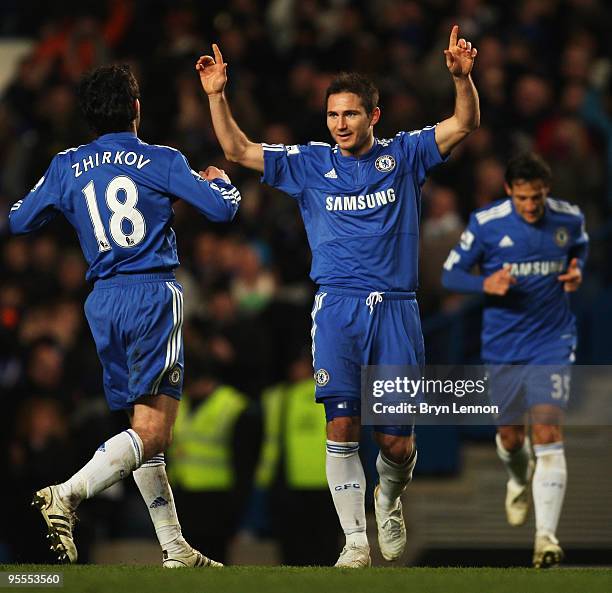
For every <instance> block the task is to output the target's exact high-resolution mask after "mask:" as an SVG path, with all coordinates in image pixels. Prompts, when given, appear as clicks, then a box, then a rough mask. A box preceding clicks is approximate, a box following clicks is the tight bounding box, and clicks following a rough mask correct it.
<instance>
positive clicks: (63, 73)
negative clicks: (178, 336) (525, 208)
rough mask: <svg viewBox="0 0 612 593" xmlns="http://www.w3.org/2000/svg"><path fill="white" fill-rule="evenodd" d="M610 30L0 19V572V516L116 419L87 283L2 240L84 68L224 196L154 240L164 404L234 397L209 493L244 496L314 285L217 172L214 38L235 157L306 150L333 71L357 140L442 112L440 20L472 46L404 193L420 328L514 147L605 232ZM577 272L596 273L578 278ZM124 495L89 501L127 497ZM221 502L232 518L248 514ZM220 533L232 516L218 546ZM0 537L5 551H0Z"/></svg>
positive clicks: (148, 17)
mask: <svg viewBox="0 0 612 593" xmlns="http://www.w3.org/2000/svg"><path fill="white" fill-rule="evenodd" d="M610 22H612V8H611V7H610V5H609V4H608V3H607V2H605V0H565V1H560V0H522V1H517V2H484V1H481V0H458V1H451V0H429V1H421V2H418V1H414V0H368V1H365V0H361V1H350V0H270V1H265V0H223V1H221V0H208V1H207V2H205V3H202V2H195V1H171V0H106V1H104V0H100V1H99V2H97V3H95V5H90V4H89V3H83V2H76V1H74V0H67V1H64V2H61V3H55V4H53V3H52V4H48V3H46V2H42V0H22V1H20V2H16V1H14V2H13V1H8V2H3V3H2V5H1V6H0V35H1V36H2V37H0V41H2V38H5V39H11V38H27V39H30V40H32V42H33V45H32V49H31V51H29V53H27V55H25V57H23V58H22V59H21V61H20V62H19V64H18V66H17V67H16V69H15V71H14V73H13V75H12V77H11V79H10V82H9V84H8V85H7V86H6V88H5V89H4V91H3V93H2V96H1V97H0V210H1V211H2V212H3V216H2V217H0V273H1V277H2V281H1V282H0V402H1V404H2V415H1V418H0V428H1V431H0V434H1V436H0V440H1V441H2V448H1V454H2V460H1V464H2V465H1V466H0V471H1V472H2V474H3V475H5V476H8V478H7V483H9V484H11V485H14V486H15V488H13V489H11V494H10V495H9V494H4V493H3V496H4V497H8V498H9V499H10V500H7V501H3V502H9V503H10V504H13V505H14V506H13V507H10V508H12V509H15V512H14V517H15V520H14V524H11V522H10V521H9V525H7V524H6V522H5V524H4V525H3V527H2V528H0V559H1V558H2V556H3V554H4V555H5V556H7V555H8V557H13V558H17V559H20V560H22V561H25V560H27V559H38V558H41V557H44V556H36V555H37V554H41V555H42V554H44V551H42V544H41V550H38V549H36V550H34V551H33V548H31V547H30V543H31V542H30V540H28V541H25V539H24V541H19V538H18V537H15V536H14V535H13V534H14V533H16V530H15V527H16V525H17V524H19V525H21V523H19V522H20V521H30V519H23V518H22V517H25V516H26V515H25V514H24V515H22V514H21V511H23V512H24V513H25V510H24V509H23V508H22V507H24V506H25V503H24V501H27V499H28V497H29V493H30V492H31V491H33V490H35V489H36V488H38V487H40V486H41V485H44V484H46V483H49V482H53V481H57V480H59V479H63V478H65V477H67V475H68V474H69V473H71V472H72V471H74V470H75V469H76V468H77V467H79V466H80V465H81V464H82V463H83V462H84V461H86V460H87V459H88V458H89V456H90V455H91V453H92V452H93V451H94V450H95V448H96V447H97V445H98V444H99V443H100V442H101V441H103V440H104V438H105V437H107V436H109V435H111V434H113V432H114V431H116V429H117V428H118V427H120V426H122V425H123V424H124V423H125V421H126V420H125V419H124V418H123V417H122V416H120V415H113V414H109V413H108V412H107V411H106V409H105V406H104V401H103V399H102V386H101V370H100V366H99V363H98V361H97V357H96V353H95V349H94V346H93V342H92V339H91V337H90V335H89V330H88V328H87V326H86V323H85V319H84V316H83V313H82V304H83V301H84V298H85V296H86V295H87V293H88V290H89V287H88V286H87V285H86V283H85V280H84V275H85V265H84V261H83V258H82V256H81V254H80V250H79V247H78V243H77V242H76V238H75V236H74V233H73V231H72V229H71V228H70V227H69V226H68V225H67V224H66V223H65V222H64V221H61V220H57V221H55V222H54V223H53V224H51V225H50V226H49V227H48V228H47V229H46V230H45V231H43V232H41V233H38V234H37V235H35V236H30V237H26V238H22V237H10V236H9V235H8V232H7V224H6V213H7V212H8V210H9V208H10V205H11V204H12V203H13V202H15V201H16V200H18V199H20V198H22V197H23V196H24V195H25V194H27V192H28V191H29V189H30V188H31V187H32V186H33V185H34V183H35V182H36V181H37V179H39V178H40V176H41V175H42V174H43V172H44V171H45V169H46V168H47V166H48V164H49V162H50V160H51V159H52V157H53V156H54V155H55V154H56V153H57V152H58V151H60V150H64V149H65V148H67V147H70V146H77V145H79V144H83V143H85V142H87V141H89V140H90V139H91V138H92V137H91V135H90V132H89V131H88V130H87V128H86V126H85V124H84V122H83V120H82V119H81V117H80V115H79V113H78V109H77V105H76V98H75V93H74V89H75V85H76V84H77V82H78V80H79V77H80V76H81V75H82V74H83V73H84V72H85V71H87V70H89V69H90V68H92V67H95V66H98V65H101V64H106V63H108V62H111V61H117V62H127V63H129V64H130V65H131V66H132V68H133V69H134V71H135V73H136V76H137V78H138V80H139V82H140V86H141V103H142V121H141V127H140V131H139V136H140V137H141V138H142V139H143V140H144V141H146V142H150V143H157V144H164V145H170V146H175V147H177V148H178V149H180V150H181V151H182V152H184V153H185V154H186V156H187V157H188V159H189V161H190V163H191V165H192V167H193V168H194V169H203V168H205V167H206V166H207V165H209V164H215V165H217V166H221V167H222V168H224V169H225V170H226V172H227V173H228V174H229V175H230V177H231V178H232V181H233V182H234V183H235V184H236V185H237V186H238V187H239V188H240V190H241V192H242V196H243V200H242V203H241V209H240V211H239V214H238V216H237V218H236V220H235V221H234V222H233V223H232V224H231V225H223V226H220V225H211V224H209V223H207V222H206V221H205V220H204V219H202V218H200V217H195V216H194V215H193V211H192V210H190V208H189V207H188V206H186V205H184V204H182V203H177V204H176V205H175V214H176V215H175V220H174V225H173V226H174V228H175V230H176V231H177V237H178V243H179V256H180V259H181V262H182V263H181V268H180V271H179V274H178V277H179V281H180V282H181V283H182V284H183V286H184V289H185V295H186V299H185V332H184V336H185V352H186V371H187V372H186V383H185V392H186V393H187V394H189V392H190V391H191V392H192V393H194V394H196V393H199V394H200V396H198V397H200V398H204V399H205V397H206V395H207V394H210V393H212V392H214V390H215V389H216V388H217V387H218V386H219V385H226V386H231V387H233V388H234V389H236V390H238V391H239V392H240V393H241V394H242V395H243V396H244V398H245V402H247V405H246V407H245V412H244V413H245V414H246V420H243V421H242V424H241V425H240V426H241V428H240V431H239V432H241V433H242V434H243V435H249V437H250V438H249V439H246V438H243V439H234V441H233V444H232V447H233V450H234V452H235V456H236V458H238V459H239V460H240V461H239V462H237V463H235V464H234V465H235V470H236V472H238V473H239V474H240V475H239V476H237V479H236V480H234V481H232V485H230V486H229V487H230V488H238V487H240V488H241V489H242V490H245V489H247V490H248V485H249V483H250V481H251V482H252V480H253V474H254V473H255V472H256V465H257V463H258V461H257V459H258V449H259V443H261V442H262V441H264V440H265V438H266V435H265V434H264V433H265V428H264V425H265V418H263V412H262V408H261V405H260V398H261V394H262V393H263V392H264V391H265V389H266V388H269V387H270V386H272V385H278V384H289V383H291V382H292V381H293V382H296V381H301V380H303V379H304V377H299V378H295V377H291V376H290V372H289V371H290V369H292V368H295V364H296V363H297V362H299V361H300V360H304V357H305V356H308V355H309V348H310V346H309V343H308V340H309V328H310V306H311V300H312V295H313V294H314V286H313V285H312V283H311V282H310V281H309V280H308V271H309V264H310V255H309V249H308V245H307V241H306V236H305V233H304V229H303V225H302V223H301V220H300V217H299V213H298V210H297V207H296V205H295V203H294V202H293V201H292V200H291V199H290V198H288V197H286V196H284V195H282V194H280V193H279V192H277V191H275V190H272V189H270V188H268V187H266V186H263V185H261V184H260V183H259V180H258V178H257V175H255V174H254V173H252V172H248V171H246V170H243V169H240V168H238V167H237V166H235V165H232V164H230V163H227V162H226V161H225V160H224V158H223V154H222V153H221V152H220V150H219V146H218V143H217V141H216V139H215V136H214V133H213V130H212V126H211V122H210V117H209V113H208V105H207V101H206V98H205V97H204V95H203V93H202V91H201V88H200V83H199V79H198V76H197V74H196V72H195V69H194V64H195V60H196V59H197V57H198V56H199V55H201V54H203V53H210V51H211V50H210V45H211V43H212V42H217V43H219V45H220V47H221V49H222V51H223V55H224V59H225V61H226V62H228V64H229V68H228V74H229V84H228V89H227V93H228V95H229V97H230V101H231V104H232V107H233V110H234V115H235V117H236V119H237V121H238V122H239V123H240V125H241V126H242V127H243V128H244V129H245V131H246V132H247V134H248V135H249V136H250V137H251V139H253V140H255V141H265V142H272V143H286V144H295V143H304V142H307V141H309V140H318V141H327V140H328V139H329V137H328V133H327V129H326V127H325V119H324V111H323V105H322V97H323V95H324V91H325V88H326V87H327V85H328V84H329V82H330V80H331V78H332V77H333V75H334V73H336V72H338V71H339V70H359V71H361V72H363V73H365V74H368V75H370V76H371V77H372V78H373V80H374V81H375V82H376V84H377V85H378V86H379V88H380V91H381V109H382V119H381V122H380V123H379V124H378V126H377V130H376V135H377V136H378V137H381V138H385V137H391V136H393V135H394V134H395V133H396V132H397V131H399V130H411V129H415V128H421V127H423V126H425V125H429V124H433V123H435V122H437V121H439V120H441V119H443V118H444V117H446V116H448V115H450V113H451V112H452V108H453V86H452V81H451V79H450V76H449V75H448V72H447V71H446V68H445V65H444V60H443V53H442V52H443V49H444V47H445V46H446V44H447V43H448V34H449V32H450V29H451V26H452V24H454V23H457V24H459V25H460V31H461V35H462V36H465V37H467V38H469V39H470V40H471V41H472V42H473V43H474V45H475V46H476V47H477V48H478V57H477V62H476V66H475V70H474V79H475V82H476V85H477V87H478V90H479V92H480V101H481V112H482V117H481V122H482V125H481V128H480V129H479V130H478V131H477V132H475V133H474V134H472V135H471V136H470V137H469V138H468V140H467V141H466V142H464V143H463V144H462V145H461V146H460V147H459V148H458V149H456V150H455V151H454V153H453V154H452V156H451V158H450V160H449V162H448V163H447V164H446V165H444V166H442V167H440V168H439V169H438V170H436V171H435V172H434V173H433V175H432V177H431V179H430V180H429V181H428V182H427V184H426V186H425V189H424V192H423V208H424V210H423V221H422V253H423V254H424V255H425V256H426V258H427V259H426V261H427V265H423V266H422V269H421V288H422V289H421V293H420V299H419V300H420V305H421V309H422V312H423V315H424V317H425V319H427V318H429V317H431V316H435V315H436V314H438V313H439V312H440V311H448V310H452V309H453V308H455V307H457V297H454V296H452V295H448V294H445V293H444V291H443V290H442V288H441V286H440V281H439V276H440V269H441V266H442V262H443V261H444V259H445V258H446V255H447V254H448V251H449V249H450V248H451V247H452V245H454V243H455V242H456V241H457V239H458V237H459V235H460V233H461V231H462V229H463V226H464V224H465V221H466V219H467V215H468V214H469V212H470V211H471V210H472V209H474V208H476V207H479V206H483V205H485V204H486V203H488V202H490V201H492V200H495V199H498V198H501V197H503V195H504V190H503V175H504V168H505V162H506V160H507V158H508V157H509V156H511V155H512V154H514V153H515V152H517V151H519V150H522V149H533V150H536V151H538V152H540V153H541V154H542V155H543V156H544V157H545V159H547V160H548V162H549V163H550V165H551V167H552V169H553V175H554V184H553V192H552V193H553V195H555V196H556V197H559V198H562V199H567V200H569V201H571V202H574V203H577V204H578V205H579V206H580V207H581V208H582V209H583V210H584V212H585V213H586V218H587V225H588V228H589V231H590V232H591V233H592V234H593V233H595V234H597V233H601V234H602V236H603V235H604V234H605V232H606V229H607V224H608V219H609V215H610V208H611V206H612V86H611V78H612V77H611V74H612V72H611V70H612V62H611V61H610V57H609V56H610V54H609V49H608V39H607V37H608V36H609V24H610ZM593 261H594V262H595V264H591V268H592V273H593V274H595V275H597V274H600V276H601V277H602V279H603V280H604V281H605V280H607V274H608V272H609V264H608V267H607V268H606V267H605V265H604V264H605V263H606V262H607V260H606V259H605V253H599V254H598V248H597V244H595V252H594V260H593ZM597 262H600V263H601V264H602V266H601V269H600V270H605V269H606V270H608V272H604V271H599V272H598V266H597ZM438 362H444V361H438ZM202 393H203V394H204V395H203V396H202ZM195 399H197V397H196V398H195ZM74 443H78V447H75V446H74ZM249 443H251V444H250V445H249ZM281 473H282V472H281ZM125 488H126V489H128V492H127V493H126V492H119V493H116V494H113V493H109V498H112V497H113V496H128V495H129V494H130V492H129V487H127V486H126V487H125ZM323 489H324V488H323ZM132 494H133V492H132ZM239 500H240V503H239V504H240V505H241V509H242V510H245V509H246V507H247V505H248V501H245V500H242V499H241V498H240V499H239ZM96 504H97V505H98V506H95V507H94V506H92V507H91V509H93V510H91V511H90V513H91V514H92V515H93V514H96V516H97V517H98V518H100V517H102V518H104V520H101V521H98V522H97V523H96V522H95V521H94V522H92V523H89V524H87V525H89V527H87V526H86V527H84V528H83V531H84V532H87V529H89V530H90V532H91V533H90V537H91V539H92V540H93V539H95V537H96V536H99V535H105V534H106V535H112V532H113V530H115V531H117V532H121V530H122V529H125V527H122V526H121V525H120V524H119V519H118V517H117V516H116V515H114V516H113V515H112V514H109V513H108V512H107V511H106V510H105V506H104V505H105V504H106V501H105V500H104V499H102V501H101V502H99V503H96ZM330 504H331V503H330ZM179 511H180V508H179ZM143 512H144V513H146V511H145V510H144V509H143ZM247 514H248V513H247ZM38 520H39V518H35V519H32V521H34V522H35V521H38ZM85 523H87V522H85ZM239 527H240V519H238V521H237V523H236V525H232V526H231V529H238V528H239ZM20 529H22V528H20ZM32 529H33V530H34V532H37V526H36V525H34V526H32ZM96 530H97V531H96ZM22 531H23V529H22ZM25 533H26V534H27V530H26V531H25ZM8 534H11V535H10V537H9V535H8ZM230 535H231V534H230ZM25 537H26V536H24V538H25ZM28 537H29V536H28ZM79 537H80V538H81V537H82V538H83V539H85V536H79ZM2 540H4V541H5V543H8V542H9V541H10V547H11V550H9V551H8V552H7V551H6V549H5V550H4V552H3V548H2V544H1V542H2ZM333 553H335V552H333V551H332V552H330V557H331V556H333ZM83 558H85V559H86V558H87V555H86V553H85V554H83Z"/></svg>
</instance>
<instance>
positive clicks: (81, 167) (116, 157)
mask: <svg viewBox="0 0 612 593" xmlns="http://www.w3.org/2000/svg"><path fill="white" fill-rule="evenodd" d="M150 162H151V159H145V158H144V155H142V154H136V153H135V152H126V151H125V150H117V151H116V152H115V153H114V154H113V153H112V152H110V151H104V152H103V153H102V154H101V155H100V153H99V152H96V154H92V155H91V156H88V157H87V158H86V159H82V160H81V162H78V163H74V165H71V168H72V169H74V176H75V177H80V176H81V175H82V174H83V173H86V172H87V171H89V170H90V169H93V168H95V167H99V166H100V165H111V164H112V165H128V166H129V167H134V166H135V167H136V168H137V169H142V168H143V167H144V166H146V165H148V164H149V163H150Z"/></svg>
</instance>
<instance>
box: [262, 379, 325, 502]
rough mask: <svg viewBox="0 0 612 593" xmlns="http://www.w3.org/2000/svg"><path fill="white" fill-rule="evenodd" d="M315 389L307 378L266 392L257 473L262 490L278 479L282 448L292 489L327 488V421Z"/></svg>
mask: <svg viewBox="0 0 612 593" xmlns="http://www.w3.org/2000/svg"><path fill="white" fill-rule="evenodd" d="M314 390H315V385H314V381H313V380H312V379H306V380H304V381H301V382H299V383H296V384H293V385H278V386H275V387H272V388H271V389H268V390H267V391H265V392H264V393H263V395H262V406H263V412H264V442H263V446H262V451H261V454H260V457H259V463H258V466H257V469H256V472H255V483H256V484H257V486H259V487H260V488H268V487H269V486H270V485H271V484H272V482H273V480H274V477H275V476H276V472H277V470H278V463H279V459H280V455H281V445H282V446H284V460H285V476H286V480H287V486H288V487H289V488H294V489H296V490H317V489H320V488H324V489H325V488H327V478H326V475H325V438H326V437H325V424H326V421H325V414H324V412H323V408H322V406H320V405H318V404H316V403H315V400H314ZM282 422H284V426H282V425H281V423H282ZM281 438H282V443H281Z"/></svg>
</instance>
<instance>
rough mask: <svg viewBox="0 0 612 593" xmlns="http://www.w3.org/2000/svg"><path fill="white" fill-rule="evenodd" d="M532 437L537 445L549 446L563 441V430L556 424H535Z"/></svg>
mask: <svg viewBox="0 0 612 593" xmlns="http://www.w3.org/2000/svg"><path fill="white" fill-rule="evenodd" d="M532 436H533V443H534V444H535V445H548V444H549V443H558V442H559V441H561V440H563V437H562V435H561V428H560V427H559V426H557V425H555V424H535V425H534V426H533V428H532Z"/></svg>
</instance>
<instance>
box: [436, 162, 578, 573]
mask: <svg viewBox="0 0 612 593" xmlns="http://www.w3.org/2000/svg"><path fill="white" fill-rule="evenodd" d="M550 183H551V172H550V169H549V167H548V165H547V164H546V163H545V162H544V161H543V160H542V159H541V158H540V157H539V156H537V155H534V154H523V155H520V156H518V157H515V158H514V159H512V160H511V161H510V162H509V164H508V167H507V170H506V183H505V189H506V193H507V195H508V197H507V198H506V199H503V200H499V201H497V202H494V203H493V204H491V205H488V206H485V207H484V208H481V209H480V210H477V211H476V212H474V213H473V214H472V215H471V216H470V221H469V224H468V227H467V229H466V230H465V232H464V233H463V235H462V236H461V240H460V242H459V245H457V246H456V247H455V249H453V250H452V251H451V252H450V255H449V256H448V259H447V260H446V263H445V264H444V271H443V275H442V282H443V284H444V286H445V287H446V288H447V289H449V290H454V291H457V292H477V293H484V294H485V295H486V303H485V309H484V314H483V324H482V358H483V361H484V362H485V364H490V365H496V366H492V367H490V376H489V391H490V398H491V400H492V403H493V404H495V405H498V406H499V410H500V413H499V416H498V417H497V418H496V422H497V425H498V426H497V437H496V442H497V453H498V455H499V457H500V459H501V460H502V462H503V463H504V465H505V466H506V469H507V471H508V476H509V480H508V483H507V491H506V516H507V519H508V523H510V525H522V524H523V523H524V522H525V520H526V518H527V513H528V510H529V487H530V484H531V483H532V488H533V503H534V508H535V518H536V535H535V546H534V555H533V565H534V566H535V567H536V568H540V567H548V566H553V565H556V564H559V563H560V562H561V560H562V559H563V551H562V549H561V547H560V546H559V542H558V540H557V538H556V530H557V524H558V523H559V516H560V513H561V507H562V504H563V496H564V494H565V485H566V482H567V470H566V465H565V455H564V452H563V434H562V430H561V423H562V420H563V409H564V408H565V407H566V405H567V400H568V397H569V383H570V371H569V369H570V367H569V365H570V364H571V363H572V362H573V361H574V348H575V344H576V322H575V319H574V316H573V314H572V312H571V311H570V307H569V298H568V293H571V292H574V291H575V290H577V289H578V287H579V286H580V283H581V282H582V268H583V266H584V263H585V260H586V257H587V249H588V236H587V234H586V232H585V228H584V217H583V215H582V213H581V212H580V210H579V209H578V207H577V206H572V205H571V204H569V203H568V202H564V201H562V200H557V199H553V198H551V197H548V196H549V188H550ZM474 265H478V266H479V267H480V275H472V274H470V269H471V268H472V267H473V266H474ZM498 365H507V366H498ZM511 365H534V366H531V367H529V366H525V367H520V366H511ZM535 365H542V366H535ZM525 413H527V416H528V421H529V422H530V423H531V438H532V440H533V450H534V452H535V463H534V461H533V459H532V453H531V446H530V440H529V438H528V437H527V436H526V432H527V429H526V427H525V425H524V423H525Z"/></svg>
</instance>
